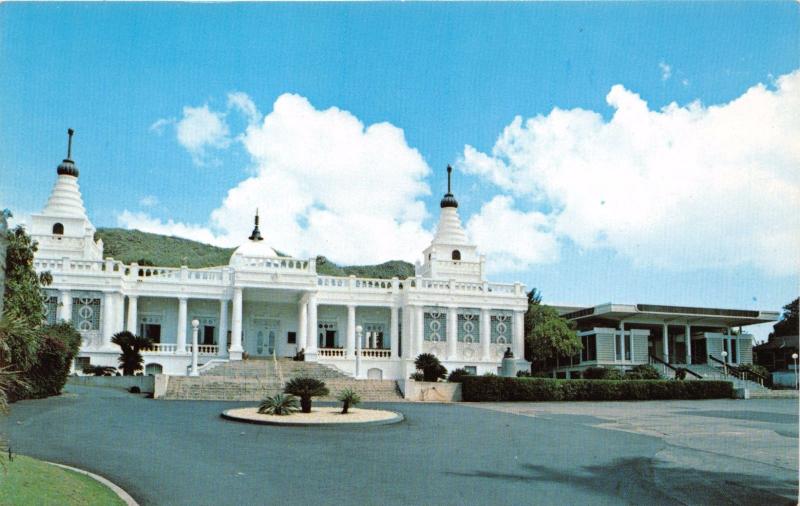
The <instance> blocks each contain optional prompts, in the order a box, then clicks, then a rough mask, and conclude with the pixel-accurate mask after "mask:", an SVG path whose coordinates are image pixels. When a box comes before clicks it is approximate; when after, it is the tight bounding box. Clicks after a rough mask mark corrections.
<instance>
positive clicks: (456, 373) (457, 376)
mask: <svg viewBox="0 0 800 506" xmlns="http://www.w3.org/2000/svg"><path fill="white" fill-rule="evenodd" d="M467 376H473V374H472V373H471V372H469V371H467V370H466V369H464V368H463V367H459V368H458V369H453V370H452V371H450V374H449V375H448V376H447V381H449V382H450V383H461V382H462V381H463V380H464V378H465V377H467Z"/></svg>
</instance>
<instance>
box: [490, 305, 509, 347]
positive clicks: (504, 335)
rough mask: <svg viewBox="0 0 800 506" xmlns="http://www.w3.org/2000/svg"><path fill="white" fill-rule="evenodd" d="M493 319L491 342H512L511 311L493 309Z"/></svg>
mask: <svg viewBox="0 0 800 506" xmlns="http://www.w3.org/2000/svg"><path fill="white" fill-rule="evenodd" d="M490 321H491V331H492V334H491V342H493V343H497V344H511V311H493V312H492V316H491V318H490Z"/></svg>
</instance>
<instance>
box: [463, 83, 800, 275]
mask: <svg viewBox="0 0 800 506" xmlns="http://www.w3.org/2000/svg"><path fill="white" fill-rule="evenodd" d="M606 98H607V101H608V103H609V105H611V106H612V107H613V108H614V109H615V112H614V115H613V117H612V118H611V120H610V121H605V120H604V119H603V117H602V116H601V115H600V114H598V113H596V112H592V111H586V110H581V109H573V110H569V111H565V110H560V109H554V110H553V111H552V112H551V113H550V114H548V115H546V116H541V115H540V116H537V117H534V118H530V119H527V120H525V121H523V120H522V118H520V117H517V118H515V119H514V121H513V122H512V123H511V124H510V125H508V126H507V127H506V128H505V130H504V131H503V133H502V134H501V135H500V137H499V138H498V140H497V142H496V144H495V145H494V147H493V148H492V151H491V153H489V154H486V153H482V152H479V151H478V150H476V149H474V148H472V147H471V146H466V147H465V149H464V155H463V158H462V159H461V160H460V162H459V164H458V166H459V168H460V169H461V170H464V171H465V172H468V173H473V174H477V175H480V176H482V177H484V178H486V179H487V180H489V181H491V182H492V183H494V184H496V185H498V186H500V187H501V188H504V189H506V190H509V191H511V192H513V193H514V195H515V196H516V198H517V202H518V205H519V204H524V205H526V206H527V207H529V208H531V209H537V208H538V209H545V210H546V211H545V214H546V218H547V219H548V221H549V223H552V231H553V234H555V235H556V236H557V237H558V238H559V239H560V240H564V239H569V240H572V241H574V242H575V243H577V244H578V245H579V246H580V247H582V248H585V249H592V248H601V247H607V248H612V249H614V250H616V251H618V252H619V253H621V254H623V255H625V256H627V257H628V258H630V259H631V260H632V261H633V262H634V263H636V264H637V265H644V266H657V267H667V268H674V269H696V268H728V267H735V266H748V265H749V266H755V267H757V268H759V269H761V270H763V271H765V272H767V273H771V274H793V273H796V272H797V271H798V264H797V251H800V171H798V169H797V168H798V167H800V141H798V139H800V122H798V121H797V118H798V117H800V71H796V72H794V73H791V74H789V75H786V76H783V77H781V78H779V79H778V80H777V81H776V89H774V90H773V89H768V88H766V87H765V86H763V85H760V84H759V85H757V86H754V87H752V88H750V89H749V90H747V91H746V92H745V93H744V94H743V95H742V96H741V97H739V98H737V99H735V100H733V101H731V102H730V103H727V104H722V105H715V106H704V105H702V104H700V103H698V102H695V103H692V104H689V105H687V106H684V107H681V106H678V105H677V104H674V103H673V104H670V105H668V106H666V107H664V108H663V109H661V110H660V111H653V110H650V109H649V107H648V106H647V103H646V102H645V101H644V100H642V99H641V97H639V95H637V94H635V93H633V92H631V91H629V90H626V89H625V88H624V87H622V86H620V85H616V86H614V87H612V88H611V91H610V92H609V93H608V96H607V97H606ZM489 211H491V209H488V210H487V209H486V208H485V209H484V210H482V211H481V214H483V213H487V220H488V212H489ZM529 214H531V212H528V213H523V214H521V215H518V216H516V220H517V221H518V222H519V224H520V227H523V226H530V225H529V224H528V222H527V221H526V220H528V215H529ZM534 214H535V212H534ZM478 219H479V217H473V219H472V220H478ZM536 219H539V218H538V217H537V218H536ZM472 220H471V221H472ZM484 247H485V246H484ZM519 260H520V261H524V259H519Z"/></svg>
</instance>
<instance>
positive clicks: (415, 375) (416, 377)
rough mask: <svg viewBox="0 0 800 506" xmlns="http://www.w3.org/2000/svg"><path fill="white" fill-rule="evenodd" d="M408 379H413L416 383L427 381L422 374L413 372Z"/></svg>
mask: <svg viewBox="0 0 800 506" xmlns="http://www.w3.org/2000/svg"><path fill="white" fill-rule="evenodd" d="M408 379H412V380H414V381H425V376H424V375H423V374H422V373H421V372H419V371H416V372H412V373H411V376H409V377H408Z"/></svg>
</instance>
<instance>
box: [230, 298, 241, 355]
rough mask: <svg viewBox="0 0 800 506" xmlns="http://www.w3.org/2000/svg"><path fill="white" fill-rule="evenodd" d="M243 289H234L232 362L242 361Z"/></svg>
mask: <svg viewBox="0 0 800 506" xmlns="http://www.w3.org/2000/svg"><path fill="white" fill-rule="evenodd" d="M243 351H244V350H242V289H241V288H234V289H233V321H232V322H231V347H230V349H229V350H228V358H229V359H230V360H241V359H242V352H243Z"/></svg>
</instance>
